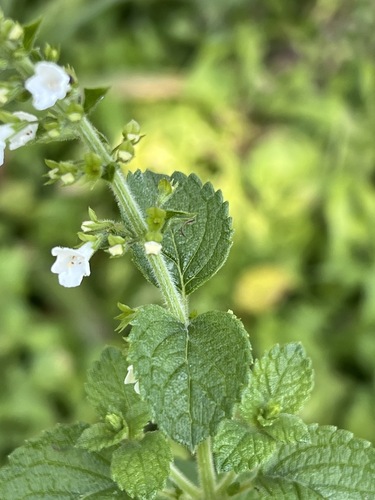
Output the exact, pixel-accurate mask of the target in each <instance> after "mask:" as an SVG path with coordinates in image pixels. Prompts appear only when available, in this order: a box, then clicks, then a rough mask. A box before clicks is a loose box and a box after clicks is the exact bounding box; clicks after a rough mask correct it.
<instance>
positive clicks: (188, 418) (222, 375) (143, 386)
mask: <svg viewBox="0 0 375 500" xmlns="http://www.w3.org/2000/svg"><path fill="white" fill-rule="evenodd" d="M129 340H130V350H129V359H131V360H132V363H133V365H134V369H135V376H136V378H138V379H139V383H140V391H141V394H142V395H143V397H144V398H146V399H147V400H148V401H149V403H150V405H151V408H152V413H153V417H154V419H155V421H156V423H157V424H158V425H159V426H160V428H161V429H163V430H164V431H165V432H166V433H167V434H168V435H169V436H170V437H171V438H172V439H174V440H176V441H178V442H179V443H182V444H184V445H187V446H188V447H189V448H190V449H194V447H195V446H196V445H197V444H198V443H199V442H200V441H202V440H204V439H205V438H206V437H208V436H209V435H213V434H214V433H215V431H216V429H217V426H218V424H219V422H220V421H221V420H222V419H223V418H225V417H229V416H230V415H231V413H232V408H233V405H234V403H235V402H236V401H238V399H239V398H240V394H241V389H242V387H243V385H244V384H246V381H247V377H248V372H249V364H250V362H251V348H250V344H249V341H248V337H247V333H246V331H245V330H244V327H243V325H242V323H241V322H240V321H239V320H238V319H237V318H236V317H235V316H234V315H233V314H231V313H224V312H217V311H211V312H208V313H205V314H202V315H200V316H197V317H196V318H194V319H193V320H192V321H191V323H190V324H189V326H188V327H186V326H185V325H184V324H183V323H180V322H179V321H178V320H177V319H176V318H175V317H174V316H172V315H170V314H169V313H168V312H167V311H166V310H165V309H163V308H161V307H159V306H155V305H151V306H145V307H144V308H142V309H141V310H140V312H139V313H138V315H137V317H136V319H135V321H134V322H133V328H132V330H131V333H130V336H129Z"/></svg>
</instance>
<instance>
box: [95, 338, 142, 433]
mask: <svg viewBox="0 0 375 500" xmlns="http://www.w3.org/2000/svg"><path fill="white" fill-rule="evenodd" d="M127 369H128V363H127V361H126V359H125V357H124V356H123V354H122V352H121V351H120V350H119V349H116V348H115V347H107V348H105V349H104V351H103V352H102V355H101V357H100V360H99V361H97V362H96V363H94V365H93V367H92V368H91V370H89V372H88V377H87V378H88V382H87V384H86V393H87V396H88V399H89V401H90V403H91V404H92V405H93V406H94V408H95V409H96V410H97V411H98V413H99V414H100V415H101V416H102V417H105V416H107V415H108V414H112V413H115V414H118V415H122V416H123V417H124V419H125V421H126V423H127V425H128V427H129V436H130V437H135V436H137V435H138V434H139V433H140V432H141V431H142V429H143V427H144V426H145V425H146V424H147V422H148V421H149V419H150V417H149V412H148V406H147V404H146V403H145V402H144V401H142V400H141V398H140V397H139V395H138V394H137V393H136V392H135V391H134V387H133V385H132V384H127V385H125V384H124V380H125V376H126V374H127Z"/></svg>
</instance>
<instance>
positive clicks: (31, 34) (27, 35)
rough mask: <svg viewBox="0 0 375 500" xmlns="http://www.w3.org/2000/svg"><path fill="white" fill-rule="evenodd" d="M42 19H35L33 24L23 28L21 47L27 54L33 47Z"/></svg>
mask: <svg viewBox="0 0 375 500" xmlns="http://www.w3.org/2000/svg"><path fill="white" fill-rule="evenodd" d="M41 22H42V19H41V18H40V19H37V20H36V21H34V22H33V23H30V24H27V25H26V26H23V46H24V47H25V50H26V51H27V52H29V51H30V50H31V49H32V48H33V45H34V41H35V38H36V36H37V34H38V31H39V27H40V23H41Z"/></svg>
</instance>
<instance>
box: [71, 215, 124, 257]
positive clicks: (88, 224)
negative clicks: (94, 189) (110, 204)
mask: <svg viewBox="0 0 375 500" xmlns="http://www.w3.org/2000/svg"><path fill="white" fill-rule="evenodd" d="M89 217H90V220H87V221H84V222H83V223H82V225H81V230H82V231H81V232H79V233H78V237H79V239H80V240H81V241H84V242H87V241H91V242H93V243H94V245H95V246H97V247H98V248H102V249H104V250H106V251H107V252H108V253H109V254H110V256H111V257H121V256H122V255H124V254H125V253H126V252H127V250H128V246H129V242H130V237H129V236H128V235H127V234H126V232H125V228H124V226H123V224H122V223H121V222H114V221H112V220H99V219H98V217H97V215H96V213H95V212H94V210H93V209H92V208H89Z"/></svg>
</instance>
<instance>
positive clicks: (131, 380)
mask: <svg viewBox="0 0 375 500" xmlns="http://www.w3.org/2000/svg"><path fill="white" fill-rule="evenodd" d="M135 381H136V380H135V377H134V371H133V365H129V366H128V373H127V374H126V377H125V380H124V384H134V383H135Z"/></svg>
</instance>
